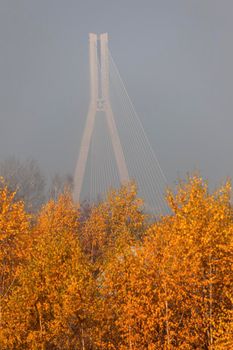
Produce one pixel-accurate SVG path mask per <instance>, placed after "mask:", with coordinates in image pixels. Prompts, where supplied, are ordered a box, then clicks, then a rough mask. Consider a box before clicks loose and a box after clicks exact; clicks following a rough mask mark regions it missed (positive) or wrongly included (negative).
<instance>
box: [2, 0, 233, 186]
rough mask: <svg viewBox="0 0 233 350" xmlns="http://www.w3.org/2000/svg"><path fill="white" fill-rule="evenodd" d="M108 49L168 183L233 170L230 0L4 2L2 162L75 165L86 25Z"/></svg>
mask: <svg viewBox="0 0 233 350" xmlns="http://www.w3.org/2000/svg"><path fill="white" fill-rule="evenodd" d="M89 32H96V33H99V32H108V33H109V39H110V43H109V46H110V49H111V52H112V54H113V57H114V59H115V62H116V63H117V65H118V68H119V70H120V72H121V75H122V77H123V79H124V81H125V83H126V86H127V88H128V93H129V95H130V96H131V98H132V100H133V102H134V104H135V107H136V109H137V111H138V114H139V116H140V119H141V121H142V123H143V125H144V128H145V130H146V132H147V135H148V137H149V139H150V142H151V144H152V146H153V148H154V149H155V152H156V154H157V156H158V158H159V161H160V164H161V166H162V168H163V170H164V172H165V174H166V176H167V178H168V179H169V182H170V183H172V182H173V181H175V180H176V178H177V176H183V175H184V174H185V173H186V172H191V171H193V170H194V169H199V170H200V171H201V173H202V174H203V175H204V176H206V177H208V178H209V179H210V180H211V181H212V182H213V183H215V182H221V181H222V180H224V178H226V177H227V176H230V177H232V176H233V162H232V151H233V139H232V128H233V69H232V64H233V1H232V0H140V1H139V0H106V1H104V0H92V1H90V0H82V1H81V0H49V1H48V0H37V1H36V0H14V1H13V0H0V160H3V159H4V158H5V157H6V156H8V155H16V156H19V157H21V158H26V157H33V158H35V159H37V160H38V161H39V163H40V164H41V166H42V168H43V169H45V171H46V173H47V174H51V175H52V174H53V173H54V172H61V173H67V172H70V173H73V171H74V168H75V164H76V160H77V156H78V148H79V143H80V137H81V133H82V130H83V126H84V121H85V117H86V112H87V107H88V79H89V77H88V33H89Z"/></svg>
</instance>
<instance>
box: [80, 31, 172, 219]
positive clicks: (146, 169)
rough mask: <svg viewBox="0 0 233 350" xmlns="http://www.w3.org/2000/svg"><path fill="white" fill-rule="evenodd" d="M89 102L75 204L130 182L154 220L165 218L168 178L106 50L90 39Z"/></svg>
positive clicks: (101, 39) (104, 38)
mask: <svg viewBox="0 0 233 350" xmlns="http://www.w3.org/2000/svg"><path fill="white" fill-rule="evenodd" d="M89 68H90V102H89V108H88V113H87V118H86V125H85V128H84V131H83V136H82V140H81V145H80V150H79V156H78V161H77V166H76V170H75V176H74V200H75V201H77V202H80V201H82V200H84V199H88V200H89V201H90V202H95V201H96V200H98V198H101V199H102V198H104V197H105V195H106V193H107V192H108V191H109V189H110V188H118V187H119V186H121V185H123V184H127V183H128V182H129V181H131V180H133V181H135V182H136V184H137V186H138V195H139V196H140V197H142V198H143V199H144V200H145V205H146V207H147V208H149V210H150V211H152V212H153V213H155V214H165V213H166V212H167V210H168V209H167V205H166V201H165V194H164V192H165V189H166V186H167V181H166V177H165V175H164V173H163V171H162V169H161V167H160V164H159V161H158V159H157V157H156V155H155V152H154V150H153V148H152V147H151V145H150V142H149V140H148V137H147V135H146V133H145V130H144V128H143V125H142V123H141V121H140V118H139V116H138V114H137V112H136V110H135V107H134V105H133V103H132V101H131V99H130V97H129V94H128V93H127V90H126V87H125V84H124V82H123V80H122V78H121V75H120V73H119V70H118V69H117V66H116V64H115V62H114V60H113V57H112V55H111V52H110V50H109V47H108V34H107V33H104V34H100V35H97V34H93V33H90V34H89Z"/></svg>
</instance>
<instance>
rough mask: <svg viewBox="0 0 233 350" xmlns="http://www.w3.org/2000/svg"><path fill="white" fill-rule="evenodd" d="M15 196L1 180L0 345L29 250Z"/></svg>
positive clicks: (23, 216) (20, 206) (27, 227)
mask: <svg viewBox="0 0 233 350" xmlns="http://www.w3.org/2000/svg"><path fill="white" fill-rule="evenodd" d="M15 195H16V194H15V193H12V192H11V191H9V189H8V187H7V186H6V184H5V183H4V180H3V179H0V344H1V341H3V334H2V330H3V327H4V326H5V322H4V313H5V311H6V307H7V303H8V301H9V299H10V297H11V295H12V293H13V290H14V288H15V287H16V286H17V284H18V282H19V276H20V271H21V270H22V268H23V266H25V264H26V261H27V254H28V249H29V246H30V222H29V219H30V217H29V215H28V214H26V212H25V209H24V203H23V202H19V201H15Z"/></svg>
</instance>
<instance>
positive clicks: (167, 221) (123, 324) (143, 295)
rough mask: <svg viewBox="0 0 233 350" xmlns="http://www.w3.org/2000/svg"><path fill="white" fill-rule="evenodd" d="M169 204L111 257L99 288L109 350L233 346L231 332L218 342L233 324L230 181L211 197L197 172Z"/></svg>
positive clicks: (106, 343) (104, 342)
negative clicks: (134, 239)
mask: <svg viewBox="0 0 233 350" xmlns="http://www.w3.org/2000/svg"><path fill="white" fill-rule="evenodd" d="M168 201H169V203H170V206H171V209H172V210H173V214H172V215H171V216H167V217H165V218H164V219H163V220H161V221H160V222H157V223H156V224H154V225H151V226H150V227H149V228H148V230H147V232H146V235H145V240H144V242H143V244H140V242H136V243H135V242H130V241H129V240H128V242H130V243H129V244H126V243H124V244H121V245H120V246H121V247H122V249H121V250H120V251H119V250H117V251H115V253H114V254H113V255H112V259H111V260H108V264H107V265H106V268H105V270H104V272H103V275H102V277H103V281H102V286H101V291H102V293H103V295H104V300H105V303H106V304H105V305H104V307H105V310H106V317H105V318H104V317H103V320H102V322H103V326H102V329H106V333H105V334H103V338H102V339H103V344H104V348H106V349H108V348H112V349H138V350H139V349H175V348H177V349H194V348H196V349H215V348H216V346H217V343H218V342H219V343H220V345H219V346H222V345H221V344H224V345H225V346H227V344H230V341H231V340H230V339H232V336H230V335H229V336H228V337H226V340H224V337H223V336H222V339H221V341H220V339H219V334H220V333H221V332H222V333H223V330H224V329H225V330H229V329H231V328H232V323H231V319H230V316H231V315H232V297H231V295H232V294H231V293H232V292H231V286H232V270H231V262H232V228H233V225H232V209H231V205H230V185H229V184H228V183H227V184H226V185H225V186H224V187H222V188H220V189H219V190H218V191H216V192H215V193H214V194H209V192H208V186H207V184H206V183H204V182H203V181H202V179H200V178H199V177H193V178H190V179H189V180H188V182H187V183H181V184H180V186H179V188H178V191H177V193H176V194H173V193H169V196H168ZM121 242H127V240H125V239H124V240H123V241H121ZM123 247H124V248H123ZM222 333H221V334H222ZM227 338H228V339H227Z"/></svg>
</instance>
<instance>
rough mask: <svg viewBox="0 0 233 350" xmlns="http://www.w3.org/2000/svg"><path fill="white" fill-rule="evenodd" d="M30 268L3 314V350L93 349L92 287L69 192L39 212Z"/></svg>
mask: <svg viewBox="0 0 233 350" xmlns="http://www.w3.org/2000/svg"><path fill="white" fill-rule="evenodd" d="M34 230H35V232H34V236H35V241H34V245H33V247H32V249H31V252H30V260H29V262H28V265H27V266H26V267H25V269H24V270H23V271H22V273H21V275H20V279H19V283H18V286H17V287H16V288H15V289H14V291H13V293H12V295H11V298H10V299H9V302H8V305H7V306H8V308H7V310H6V311H5V314H4V322H5V330H4V336H5V343H3V345H2V349H69V350H70V349H90V348H91V343H92V340H91V336H90V332H91V331H90V332H89V330H90V328H91V326H92V320H91V306H90V305H91V300H92V296H93V293H94V290H95V288H94V284H93V280H92V276H91V273H90V271H89V265H88V263H87V262H86V260H85V258H84V256H83V254H82V252H81V250H80V247H79V243H78V239H77V235H78V230H79V224H78V210H77V208H76V207H75V206H74V205H73V203H72V200H71V198H70V195H69V194H64V195H62V196H60V197H59V199H58V201H57V202H54V201H52V200H51V201H50V202H49V203H48V204H47V205H46V206H45V207H44V208H43V210H42V212H41V213H40V216H39V219H38V224H37V225H36V227H35V229H34Z"/></svg>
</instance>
